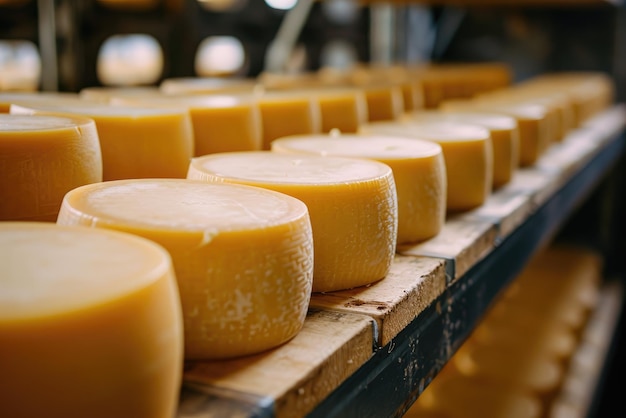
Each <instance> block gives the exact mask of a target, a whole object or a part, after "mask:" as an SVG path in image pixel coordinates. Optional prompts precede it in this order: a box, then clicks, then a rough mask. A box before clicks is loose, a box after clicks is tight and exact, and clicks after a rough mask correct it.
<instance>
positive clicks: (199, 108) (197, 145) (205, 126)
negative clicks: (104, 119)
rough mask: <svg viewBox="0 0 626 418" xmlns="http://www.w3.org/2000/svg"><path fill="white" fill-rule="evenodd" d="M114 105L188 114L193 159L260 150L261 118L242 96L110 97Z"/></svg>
mask: <svg viewBox="0 0 626 418" xmlns="http://www.w3.org/2000/svg"><path fill="white" fill-rule="evenodd" d="M111 104H113V105H118V104H121V105H131V106H132V105H135V106H159V107H163V106H165V107H172V108H183V109H187V110H188V111H189V115H190V117H191V123H192V125H193V136H194V156H196V157H197V156H200V155H206V154H212V153H215V152H227V151H254V150H260V149H261V129H262V128H261V114H260V111H259V106H258V105H257V103H256V101H255V100H253V99H252V98H251V97H249V96H245V95H221V94H220V95H218V94H214V95H192V96H180V95H167V96H166V95H161V97H143V98H142V97H139V98H134V97H119V96H118V97H113V98H111Z"/></svg>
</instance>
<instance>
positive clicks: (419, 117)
mask: <svg viewBox="0 0 626 418" xmlns="http://www.w3.org/2000/svg"><path fill="white" fill-rule="evenodd" d="M403 120H408V121H415V122H441V121H449V122H461V123H468V124H473V125H479V126H482V127H484V128H487V129H488V130H489V132H490V133H491V144H492V146H493V187H494V188H498V187H501V186H503V185H505V184H507V183H508V182H510V181H511V179H512V178H513V175H514V174H515V170H516V169H517V168H518V167H519V128H518V126H517V120H515V118H513V117H511V116H506V115H501V114H497V113H487V112H482V113H481V112H469V111H468V112H438V111H418V112H413V113H407V114H405V115H404V117H403Z"/></svg>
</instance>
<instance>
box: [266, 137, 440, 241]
mask: <svg viewBox="0 0 626 418" xmlns="http://www.w3.org/2000/svg"><path fill="white" fill-rule="evenodd" d="M272 151H274V152H279V153H304V154H317V155H323V156H343V157H355V158H369V159H373V160H377V161H380V162H382V163H385V164H387V165H388V166H389V167H391V169H392V171H393V177H394V181H395V184H396V193H397V197H398V238H397V242H398V244H406V243H411V242H419V241H424V240H426V239H428V238H432V237H434V236H435V235H437V234H438V233H439V231H441V228H442V227H443V224H444V223H445V217H446V194H447V179H446V168H445V163H444V158H443V152H442V150H441V146H440V145H438V144H436V143H434V142H430V141H420V140H418V139H413V138H405V137H399V136H391V135H388V136H383V135H366V134H361V135H300V136H289V137H284V138H279V139H276V140H275V141H273V142H272Z"/></svg>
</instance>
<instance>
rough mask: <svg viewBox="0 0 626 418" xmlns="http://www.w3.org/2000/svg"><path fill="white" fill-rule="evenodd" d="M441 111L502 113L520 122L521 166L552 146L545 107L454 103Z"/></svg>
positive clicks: (475, 102) (445, 105) (531, 161)
mask: <svg viewBox="0 0 626 418" xmlns="http://www.w3.org/2000/svg"><path fill="white" fill-rule="evenodd" d="M440 109H441V110H443V111H444V112H447V111H455V112H456V111H462V112H463V111H472V112H488V113H499V114H504V115H507V116H511V117H513V118H515V119H516V120H517V125H518V128H519V145H520V148H519V164H520V166H521V167H528V166H531V165H533V164H535V162H537V160H538V159H539V157H540V156H541V155H542V154H543V153H544V151H545V150H546V149H547V148H548V146H549V145H550V122H549V121H548V119H547V117H546V110H545V107H544V106H540V105H533V104H524V103H517V102H516V101H515V100H510V101H508V102H507V101H503V100H502V101H500V100H499V101H489V100H458V101H457V100H455V101H449V102H443V103H442V104H441V106H440Z"/></svg>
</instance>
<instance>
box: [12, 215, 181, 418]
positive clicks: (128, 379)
mask: <svg viewBox="0 0 626 418" xmlns="http://www.w3.org/2000/svg"><path fill="white" fill-rule="evenodd" d="M0 265H2V275H1V277H0V370H2V378H1V379H0V416H2V417H7V418H8V417H11V418H32V417H50V418H84V417H93V418H98V417H101V418H110V417H116V418H141V417H144V418H157V417H161V418H169V417H171V416H173V414H174V413H175V411H176V408H177V406H178V393H179V390H180V383H181V374H182V368H183V334H182V333H183V330H182V327H183V324H182V319H181V308H180V299H179V297H178V291H177V288H176V281H175V276H174V272H173V270H172V263H171V259H170V256H169V254H168V253H167V252H166V251H165V250H164V249H163V248H162V247H160V246H158V245H156V244H154V243H153V242H150V241H148V240H145V239H141V238H139V237H135V236H132V235H130V234H123V233H120V232H113V231H104V230H100V231H96V230H92V229H89V228H82V227H81V228H77V227H62V226H58V225H54V224H46V223H38V222H3V223H0Z"/></svg>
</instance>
